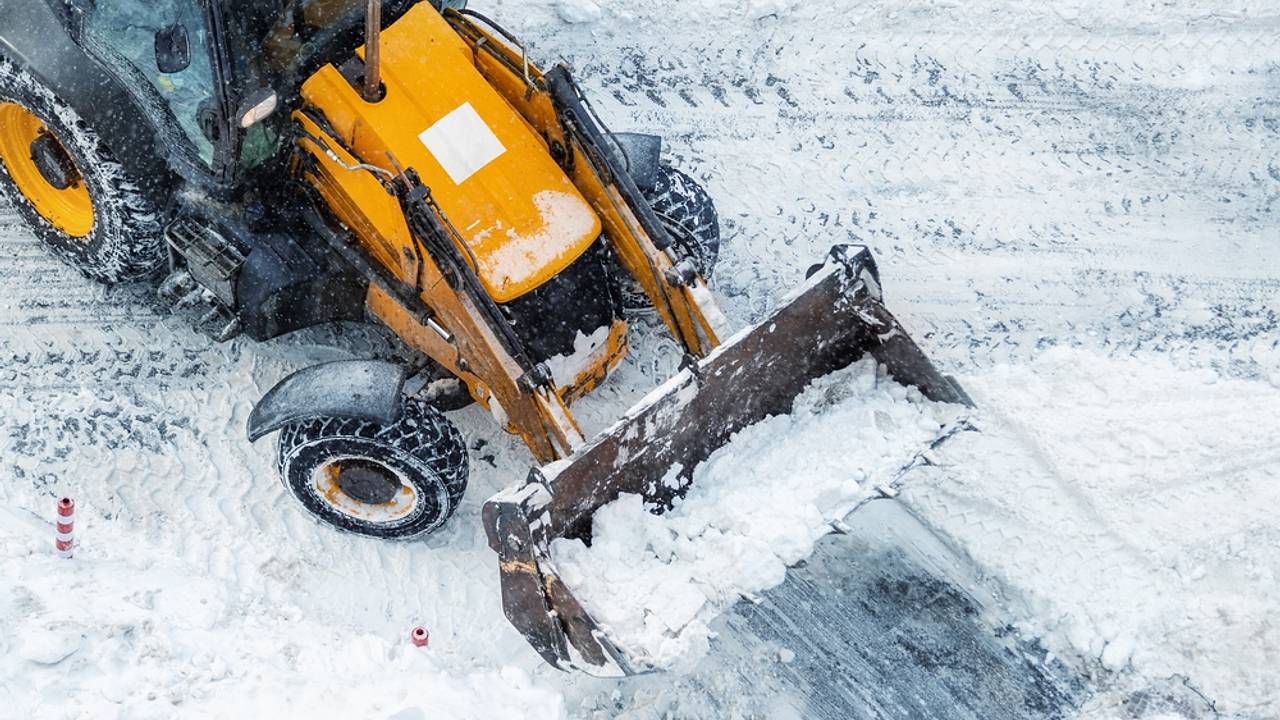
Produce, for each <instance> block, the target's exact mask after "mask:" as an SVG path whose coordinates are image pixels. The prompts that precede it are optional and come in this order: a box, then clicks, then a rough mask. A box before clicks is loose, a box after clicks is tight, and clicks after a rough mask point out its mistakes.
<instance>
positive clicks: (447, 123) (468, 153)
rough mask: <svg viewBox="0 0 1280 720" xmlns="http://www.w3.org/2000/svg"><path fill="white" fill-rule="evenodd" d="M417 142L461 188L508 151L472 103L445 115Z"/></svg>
mask: <svg viewBox="0 0 1280 720" xmlns="http://www.w3.org/2000/svg"><path fill="white" fill-rule="evenodd" d="M418 139H419V140H421V141H422V144H423V145H426V146H427V150H430V151H431V154H432V155H434V156H435V158H436V161H437V162H439V163H440V165H441V166H442V167H444V171H445V172H447V173H449V177H450V178H452V179H453V182H454V183H456V184H458V185H461V184H462V183H464V182H466V181H467V179H468V178H470V177H471V176H472V175H475V174H476V173H477V172H480V170H481V169H482V168H483V167H484V166H486V165H488V164H489V163H491V162H493V161H494V160H497V159H498V158H499V157H500V156H501V155H502V154H503V153H505V152H506V151H507V149H506V148H505V147H503V146H502V141H501V140H499V139H498V136H497V135H494V134H493V131H492V130H490V129H489V126H488V125H486V124H485V122H484V120H483V119H482V118H481V117H480V113H477V112H476V109H475V108H473V107H471V103H463V105H462V107H460V108H458V109H457V110H454V111H453V112H451V113H449V114H448V115H445V116H444V117H443V118H441V120H440V122H437V123H436V124H435V125H432V126H431V127H429V128H427V129H426V130H424V131H423V132H422V134H421V135H419V136H418Z"/></svg>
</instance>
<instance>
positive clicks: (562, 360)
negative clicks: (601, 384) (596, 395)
mask: <svg viewBox="0 0 1280 720" xmlns="http://www.w3.org/2000/svg"><path fill="white" fill-rule="evenodd" d="M609 330H610V328H609V326H607V325H606V326H603V327H600V328H597V329H596V331H595V332H593V333H591V334H590V335H584V334H583V333H582V332H579V333H578V336H577V337H576V338H574V341H573V352H571V353H569V354H567V355H557V356H555V357H553V358H551V359H550V360H547V367H548V368H549V369H550V370H551V376H552V377H553V378H555V382H556V386H557V387H569V386H571V385H573V384H574V383H575V382H577V380H578V376H579V375H581V374H582V373H583V371H585V370H586V369H587V368H589V367H591V366H592V365H594V364H595V363H594V361H595V359H596V356H597V355H598V354H599V353H600V351H601V350H602V349H603V348H604V347H605V344H606V343H607V342H608V340H609Z"/></svg>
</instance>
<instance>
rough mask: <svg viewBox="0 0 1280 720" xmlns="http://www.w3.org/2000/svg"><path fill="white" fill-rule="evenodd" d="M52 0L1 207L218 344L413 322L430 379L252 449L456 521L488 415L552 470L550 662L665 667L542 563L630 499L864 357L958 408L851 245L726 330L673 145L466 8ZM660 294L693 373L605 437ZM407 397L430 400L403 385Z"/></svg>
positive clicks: (327, 413)
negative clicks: (611, 116) (155, 297)
mask: <svg viewBox="0 0 1280 720" xmlns="http://www.w3.org/2000/svg"><path fill="white" fill-rule="evenodd" d="M38 5H39V6H42V4H41V3H39V2H35V1H34V0H32V2H31V3H29V4H23V3H17V4H14V3H12V2H9V0H0V15H3V14H4V13H8V14H9V16H12V17H14V18H18V19H20V20H22V22H23V23H25V25H26V26H28V27H36V28H42V27H43V28H45V30H46V32H45V33H44V37H45V38H46V40H45V41H44V42H43V43H42V44H36V43H32V42H29V41H27V40H26V39H24V38H23V37H19V36H17V35H12V34H8V35H6V34H5V33H6V28H5V26H4V24H3V21H0V39H3V40H5V42H4V43H0V119H3V120H4V125H3V126H0V161H2V166H3V168H4V169H5V171H6V173H5V174H4V176H3V178H0V180H3V181H4V182H2V183H0V188H3V189H4V190H5V191H6V193H7V194H9V195H10V197H12V198H14V200H15V202H16V203H17V204H18V206H19V209H20V211H21V212H22V213H23V214H24V217H26V218H27V219H28V221H29V222H30V223H31V225H32V227H33V228H34V229H35V231H36V232H37V233H38V234H40V236H41V237H43V238H44V239H45V240H46V241H47V243H48V244H49V246H50V248H51V249H52V250H53V251H54V252H57V253H58V254H60V255H61V256H62V257H63V258H64V259H66V260H67V261H68V262H70V263H72V264H74V265H75V266H76V267H78V268H80V269H81V270H82V271H83V272H84V273H85V274H86V275H88V276H90V277H92V278H95V279H97V280H102V281H106V282H115V281H121V280H129V279H134V278H137V277H145V276H147V275H148V274H149V273H151V272H154V271H156V270H157V269H159V268H164V269H166V270H167V273H168V274H167V278H166V279H165V281H164V282H163V283H162V285H161V287H160V291H161V295H162V296H163V297H166V298H169V299H172V300H173V301H174V302H175V304H176V305H178V306H179V307H183V308H189V307H198V308H201V310H202V316H201V321H200V322H201V325H202V326H207V327H209V328H210V329H211V334H213V335H214V336H215V337H217V338H218V339H220V340H226V339H229V338H231V337H235V336H237V335H241V334H243V335H247V336H249V337H250V338H252V339H254V340H265V339H269V338H272V337H276V336H279V335H282V334H285V333H287V332H290V331H293V330H296V329H299V328H302V327H307V326H310V325H316V324H321V323H325V322H332V321H339V320H341V321H351V320H359V319H362V318H364V317H370V316H371V317H372V318H375V319H376V320H377V321H379V322H381V323H383V324H384V325H385V326H386V327H388V328H390V329H391V330H392V331H394V333H395V334H396V335H397V336H398V337H399V338H400V339H401V340H402V341H403V344H404V345H405V346H406V348H407V349H409V350H410V351H412V352H411V354H412V355H413V356H414V357H415V358H417V360H416V361H413V362H411V363H409V364H407V365H402V364H395V363H387V362H374V361H359V362H346V363H332V364H327V365H321V366H317V367H314V368H308V369H306V370H303V371H302V372H299V373H297V374H295V375H293V376H291V377H290V378H287V379H286V380H284V381H283V382H282V383H280V385H278V386H277V387H275V388H274V389H272V390H271V391H270V392H269V393H267V395H266V396H265V397H264V398H263V399H262V401H261V402H260V403H259V404H258V406H257V407H256V408H255V410H254V412H253V414H252V416H251V418H250V420H249V428H248V429H249V436H250V439H251V440H255V441H256V440H258V439H260V438H262V437H265V436H267V435H269V434H272V433H276V432H278V433H279V440H278V445H277V447H278V450H277V458H278V464H279V469H280V474H281V478H282V480H283V482H284V484H285V486H286V487H287V488H288V490H289V491H290V492H291V493H292V494H293V495H294V496H295V497H296V498H297V499H298V500H299V501H300V502H301V503H302V504H303V506H304V507H305V508H306V509H307V510H308V511H310V512H311V513H312V514H313V515H315V516H316V517H317V518H318V519H319V520H321V521H322V522H324V523H327V524H329V525H331V526H333V527H336V528H338V529H341V530H345V531H348V532H354V533H359V534H363V535H367V536H374V537H382V538H389V539H411V538H417V537H421V536H423V535H425V534H427V533H430V532H432V531H434V530H436V529H438V528H439V527H440V526H441V525H442V524H443V523H444V522H445V521H446V520H447V519H448V518H449V516H450V515H451V514H452V513H453V512H454V511H455V510H456V509H457V507H458V504H459V501H460V499H461V497H462V494H463V492H464V490H465V487H466V479H467V472H468V469H467V450H466V447H465V445H464V444H463V442H462V439H461V436H460V434H459V433H458V432H457V431H456V430H455V429H454V428H453V426H452V425H451V424H450V423H449V421H448V419H447V418H446V417H445V415H444V414H443V413H442V412H441V411H442V410H447V409H450V408H453V407H456V406H460V405H462V404H465V403H469V402H475V403H478V404H480V405H481V406H483V407H484V408H486V409H487V410H488V412H489V413H490V414H491V415H492V416H493V417H494V418H495V420H496V421H497V423H498V424H499V426H500V427H502V428H503V429H505V430H507V431H509V432H511V433H514V434H516V435H518V436H519V437H521V438H522V439H523V440H524V441H525V443H527V445H528V447H529V449H530V451H531V453H532V456H533V459H534V460H535V461H536V463H537V468H535V469H534V470H533V471H532V473H531V474H530V476H529V478H528V479H527V480H526V481H525V482H524V483H523V484H520V485H517V486H515V487H513V488H512V489H510V490H508V491H506V492H504V493H502V494H500V495H499V496H497V497H495V498H493V499H492V500H491V501H489V502H488V503H487V504H486V505H485V509H484V522H485V525H486V530H487V531H488V535H489V539H490V543H491V545H492V547H493V549H494V551H495V552H496V553H497V554H498V556H499V568H500V573H501V578H502V591H503V602H504V606H505V609H506V614H507V616H508V618H509V619H510V620H511V622H512V623H513V624H514V625H515V626H516V627H517V628H518V629H519V630H520V631H521V632H522V633H523V634H524V635H525V636H526V637H527V638H528V639H529V641H530V643H531V644H532V645H533V646H534V647H535V648H536V649H537V650H538V652H539V653H541V655H542V656H543V657H544V658H546V660H547V661H548V662H550V663H552V664H554V665H556V666H557V667H561V668H564V669H580V670H585V671H588V672H592V673H596V674H624V673H633V672H641V671H644V670H645V669H647V668H645V667H643V666H639V665H638V664H637V663H636V662H635V661H634V660H633V659H632V658H631V657H630V656H629V655H628V653H627V651H626V649H625V648H620V647H618V646H617V645H616V644H615V643H614V642H612V641H611V640H610V639H609V638H608V637H607V636H606V635H605V633H604V632H602V631H601V629H600V628H599V627H598V626H597V625H596V623H595V622H594V621H593V620H592V618H591V617H590V616H589V615H588V614H587V613H586V612H585V611H584V610H583V609H582V607H581V606H580V605H579V604H578V603H577V601H576V600H575V599H574V596H573V593H572V592H571V591H570V590H569V589H568V588H567V587H566V586H565V585H564V583H563V582H561V580H560V578H559V577H558V575H557V574H556V572H555V569H554V567H553V565H552V564H551V563H550V561H549V546H550V543H551V541H552V540H554V539H555V538H558V537H566V536H572V537H582V538H589V537H590V532H591V517H592V515H593V514H594V512H595V511H596V510H597V509H599V508H600V507H601V506H603V505H604V504H606V503H608V502H610V501H612V500H614V499H616V498H617V497H618V496H619V494H621V493H624V492H625V493H635V494H639V495H642V496H644V498H645V499H646V500H647V501H649V502H651V503H653V504H654V505H655V506H667V505H669V503H670V502H671V501H672V500H673V499H674V495H675V494H676V491H674V490H672V489H671V487H672V484H671V483H664V482H661V480H663V479H664V478H665V477H666V476H667V475H668V473H669V471H670V470H671V468H673V467H675V466H677V465H678V466H679V467H681V468H684V472H685V473H686V475H687V476H688V475H691V473H692V470H693V469H694V468H695V467H696V466H697V465H698V463H699V462H701V461H703V460H705V459H706V458H707V457H708V456H709V455H710V454H711V453H712V452H713V451H714V450H715V449H717V448H719V447H721V446H722V445H723V444H724V443H725V442H727V440H728V439H729V438H730V436H731V435H732V434H733V433H735V432H737V431H738V430H740V429H742V428H744V427H746V426H748V425H751V424H753V423H755V422H758V421H760V420H762V419H764V418H765V417H767V416H769V415H771V414H778V413H786V412H788V411H789V410H790V407H791V403H792V401H793V399H794V398H795V397H796V395H797V394H799V393H800V391H801V390H802V389H803V388H804V387H805V386H806V385H807V384H808V383H809V382H811V381H812V380H814V379H815V378H817V377H819V376H822V375H825V374H827V373H830V372H833V371H835V370H838V369H840V368H842V367H845V366H848V365H850V364H852V363H853V362H855V361H856V360H858V359H859V358H861V357H862V356H864V355H866V354H868V353H870V354H872V355H874V356H875V357H876V358H877V359H878V360H879V361H880V362H881V363H883V364H884V365H886V366H887V367H888V369H889V371H890V372H891V373H892V374H893V375H894V376H895V377H896V378H897V379H898V380H899V381H902V382H905V383H909V384H914V385H917V386H919V387H920V389H921V390H922V391H923V392H924V394H925V395H927V396H928V397H931V398H933V399H937V400H943V401H957V402H965V401H967V399H966V398H965V396H964V393H963V391H961V390H960V388H959V387H958V386H956V385H955V384H954V383H953V382H952V381H951V380H949V379H948V378H945V377H943V376H942V375H940V374H939V373H938V372H937V370H936V369H935V368H934V367H933V366H932V364H931V363H930V362H929V360H928V359H927V358H926V357H925V356H924V355H923V354H922V353H921V352H920V350H919V348H917V347H916V345H915V344H914V343H913V342H912V341H911V339H910V337H909V336H908V334H907V333H906V332H905V330H904V329H903V328H902V327H901V326H900V325H899V324H898V323H897V321H896V320H895V319H894V317H893V316H892V315H891V314H890V313H889V312H888V311H887V310H886V309H885V307H884V306H883V304H882V303H881V294H880V284H879V276H878V274H877V271H876V267H875V264H874V262H873V261H872V259H871V256H870V254H869V252H868V251H867V250H866V249H865V248H861V247H858V246H856V245H837V246H836V247H835V248H833V250H832V251H831V253H830V255H829V256H828V257H827V258H825V259H823V262H822V264H821V265H820V266H818V267H816V268H815V269H814V271H813V272H812V274H811V276H810V278H809V279H808V281H807V282H806V283H805V284H804V285H803V286H802V287H801V289H800V290H799V291H797V293H796V294H795V295H793V296H792V297H791V298H789V299H788V300H787V301H785V302H784V303H782V305H781V306H780V307H779V309H778V310H777V311H776V312H775V313H774V314H773V315H772V316H771V317H769V318H768V319H767V320H766V321H765V322H763V323H762V324H760V325H759V326H757V327H755V328H748V329H745V330H742V331H740V332H735V331H734V329H733V328H731V327H730V326H729V323H728V321H727V320H726V318H725V316H724V314H723V313H721V312H720V310H719V309H718V307H717V305H716V301H715V299H714V294H713V293H712V291H711V290H710V288H709V286H708V280H707V279H708V277H709V276H710V274H711V272H712V270H713V267H714V262H715V259H716V256H717V254H718V252H719V243H720V230H719V225H718V218H717V217H716V213H715V208H714V204H713V203H712V202H711V200H710V198H709V197H708V196H707V194H706V191H705V190H703V189H702V188H701V187H699V186H698V185H697V183H695V182H694V181H693V180H692V179H691V178H689V176H687V175H685V174H683V173H681V172H679V171H678V170H675V169H674V168H670V167H668V166H666V165H664V164H663V162H662V157H661V141H660V139H658V138H656V137H652V136H645V135H626V134H615V133H610V132H609V131H607V130H606V129H605V128H604V126H603V124H602V123H601V122H600V120H599V118H598V117H597V116H596V115H595V113H594V112H593V111H592V110H591V106H590V104H589V103H588V102H587V101H586V99H585V98H584V97H583V94H582V92H581V90H580V89H579V87H578V86H577V85H576V84H575V82H574V80H573V78H572V76H571V74H570V71H569V69H568V68H567V67H564V66H560V67H556V68H554V69H552V70H550V71H549V72H545V73H544V72H543V71H542V70H541V69H539V68H538V67H537V66H535V65H534V64H533V63H532V62H530V60H529V58H528V57H527V55H526V53H525V52H524V50H523V49H522V45H521V44H520V42H519V41H518V40H517V39H515V38H514V37H512V36H511V35H510V34H508V33H506V32H505V31H503V30H502V29H501V28H500V27H499V26H497V25H496V24H495V23H493V22H491V21H489V20H488V19H486V18H484V17H483V16H481V15H479V14H477V13H474V12H470V11H466V10H465V9H461V8H459V7H457V5H458V3H454V2H426V1H418V0H387V1H386V2H385V3H384V2H381V1H380V0H285V1H284V2H272V3H262V2H258V1H257V0H166V2H160V3H152V2H143V1H142V0H98V2H97V3H91V4H83V5H81V4H75V8H73V9H72V10H71V11H68V14H65V15H49V16H46V15H44V14H42V13H43V12H44V11H42V10H39V9H38V8H37V7H36V6H38ZM41 23H44V24H43V25H42V24H41ZM59 33H61V34H59ZM138 33H143V35H139V34H138ZM152 35H154V37H152ZM50 38H51V39H50ZM84 38H93V39H94V40H95V42H93V43H81V40H83V39H84ZM113 44H114V46H113ZM101 47H114V49H113V50H112V51H111V52H103V53H101V54H98V53H97V51H95V49H94V48H101ZM139 48H142V49H144V50H145V51H146V52H145V53H142V54H139V53H141V52H142V51H141V50H139ZM153 50H154V56H152V55H150V53H152V51H153ZM72 67H78V68H82V71H81V75H74V74H72V73H70V71H68V70H67V68H72ZM124 69H128V70H129V72H125V71H124ZM144 100H145V101H144ZM104 102H109V103H111V105H112V107H113V108H114V109H115V110H114V114H112V115H104V114H102V113H101V112H100V108H99V106H100V105H102V104H103V103H104ZM156 108H162V109H163V110H164V112H159V111H157V110H156ZM135 111H136V115H134V116H131V115H129V113H130V112H135ZM122 118H123V120H122ZM637 303H639V304H642V305H645V306H647V307H650V308H652V309H654V310H656V313H657V315H658V317H660V318H661V320H662V322H663V323H664V324H665V326H666V328H667V329H668V330H669V332H670V333H671V335H672V336H673V337H674V338H675V339H676V341H677V342H678V344H679V347H680V348H681V351H682V354H683V355H684V359H685V368H686V369H685V370H683V371H682V372H681V373H680V374H679V375H677V376H676V377H675V378H672V379H671V380H670V381H669V382H668V383H667V384H665V385H664V386H662V387H661V388H660V389H659V390H657V391H655V392H654V394H652V395H651V396H650V397H649V399H648V400H647V401H646V402H645V403H643V404H642V405H641V406H640V407H637V408H634V409H633V410H631V411H630V412H628V413H627V414H626V415H625V416H624V417H622V418H620V419H619V421H618V422H617V423H616V424H615V425H614V426H613V427H612V428H611V429H609V430H608V431H606V432H605V433H603V434H602V435H600V436H598V437H595V438H588V437H586V436H585V435H584V433H583V431H582V429H581V428H580V427H579V425H578V423H577V422H576V421H575V419H574V416H573V413H572V411H571V407H572V405H573V404H574V402H575V401H577V400H578V399H579V398H581V397H582V396H583V395H585V394H587V393H589V392H591V391H592V390H593V389H594V388H595V387H597V386H598V385H599V384H600V383H601V382H603V381H604V380H605V379H606V377H607V376H608V374H609V372H610V371H611V370H612V369H613V368H614V367H615V366H617V364H618V363H619V362H621V361H622V359H623V358H624V357H625V356H626V353H627V351H628V323H627V317H628V315H627V312H626V309H627V306H628V305H629V304H631V305H634V304H637ZM412 376H423V377H424V379H425V380H426V381H427V382H425V383H423V385H424V389H423V390H422V391H421V392H414V393H406V392H405V387H406V382H407V380H408V379H409V378H410V377H412ZM675 485H677V486H679V485H680V483H676V484H675Z"/></svg>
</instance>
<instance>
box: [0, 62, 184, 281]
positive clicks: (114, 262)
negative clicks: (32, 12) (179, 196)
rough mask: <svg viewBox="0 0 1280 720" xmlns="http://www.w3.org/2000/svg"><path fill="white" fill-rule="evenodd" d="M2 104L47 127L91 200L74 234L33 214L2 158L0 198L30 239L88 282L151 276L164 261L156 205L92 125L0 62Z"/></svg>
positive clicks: (32, 79)
mask: <svg viewBox="0 0 1280 720" xmlns="http://www.w3.org/2000/svg"><path fill="white" fill-rule="evenodd" d="M5 103H13V104H17V105H20V106H22V107H24V108H26V109H27V110H29V111H30V112H31V113H33V114H34V115H35V116H36V117H37V118H39V119H40V120H41V121H42V122H43V123H44V125H45V127H46V128H47V129H48V130H49V132H50V133H51V134H52V135H53V137H54V138H56V140H57V141H58V143H59V144H60V145H61V147H62V149H63V150H64V151H65V152H66V155H67V156H68V157H69V158H70V160H71V162H72V163H73V164H74V165H75V170H76V171H78V174H79V176H80V178H81V179H82V181H83V182H84V184H85V187H86V188H87V189H88V191H89V197H90V199H91V200H92V203H93V226H92V229H91V230H90V231H89V233H88V234H87V235H85V236H83V237H73V236H72V235H69V234H68V233H66V232H64V231H62V230H60V229H59V228H57V227H55V226H54V225H53V223H51V222H50V221H49V220H47V219H46V218H45V216H44V215H42V214H41V213H40V212H39V211H37V210H36V208H35V206H34V205H33V204H32V203H31V201H30V200H29V199H28V198H27V196H26V195H25V194H24V193H23V192H22V191H21V190H19V188H18V187H17V185H16V184H15V182H14V180H13V178H12V176H11V174H10V170H9V168H8V167H7V165H6V164H5V162H3V161H2V160H0V194H2V195H3V196H4V197H5V198H7V199H8V200H9V202H10V203H12V204H13V206H14V207H15V208H16V209H17V210H18V212H19V214H20V215H21V216H22V217H23V219H24V220H25V221H26V222H27V224H28V225H29V226H30V227H31V229H32V231H33V232H34V233H35V235H36V236H37V237H38V238H40V239H41V240H42V241H43V242H44V243H45V244H46V245H47V246H48V247H49V249H50V250H52V251H53V253H54V254H55V255H57V256H58V257H59V258H60V259H61V260H63V261H64V262H66V263H67V264H68V265H71V266H72V267H74V268H76V269H77V270H79V271H80V272H81V273H82V274H83V275H84V276H85V277H88V278H90V279H92V280H96V281H98V282H102V283H108V284H111V283H120V282H128V281H132V280H138V279H142V278H145V277H149V276H151V275H153V274H154V273H155V272H156V271H157V270H158V269H159V268H160V266H161V265H162V264H163V262H164V261H165V259H166V258H165V253H164V241H163V235H162V227H161V224H160V213H159V208H157V207H156V206H155V204H154V203H153V202H152V201H151V200H150V199H149V198H147V197H146V196H145V195H144V194H143V193H142V191H141V190H139V185H138V183H137V182H136V181H135V179H134V178H131V177H130V176H129V173H128V172H127V171H126V170H125V169H124V167H123V166H122V165H121V164H120V163H119V162H117V161H116V160H115V157H114V156H113V155H112V153H111V151H110V150H109V149H108V148H107V146H106V145H105V144H104V143H103V142H102V140H101V138H99V137H98V135H97V133H95V132H94V131H93V128H91V127H89V126H88V125H86V124H85V122H84V121H83V120H82V119H81V118H80V117H79V115H77V114H76V112H75V110H73V109H72V108H71V106H70V105H68V104H67V103H65V102H63V101H62V100H60V99H59V98H57V97H56V96H55V95H54V94H53V92H51V91H50V90H49V89H48V88H46V87H44V86H43V85H41V84H40V82H39V81H38V80H37V79H36V78H35V77H33V76H32V75H31V74H30V73H29V72H27V71H26V70H25V69H23V68H21V67H19V66H18V65H16V64H15V63H13V62H11V61H9V60H8V59H6V58H4V57H0V104H5Z"/></svg>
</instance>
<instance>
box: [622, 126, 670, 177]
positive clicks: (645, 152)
mask: <svg viewBox="0 0 1280 720" xmlns="http://www.w3.org/2000/svg"><path fill="white" fill-rule="evenodd" d="M613 141H614V142H615V143H617V144H618V149H619V150H621V151H622V166H623V167H625V168H626V169H627V170H628V171H629V172H630V173H631V179H632V180H635V181H636V186H637V187H639V188H640V189H641V190H642V191H644V192H652V191H653V188H654V187H656V186H657V184H658V177H659V175H660V174H661V172H662V138H661V137H659V136H657V135H645V134H643V133H629V132H626V133H613Z"/></svg>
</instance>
